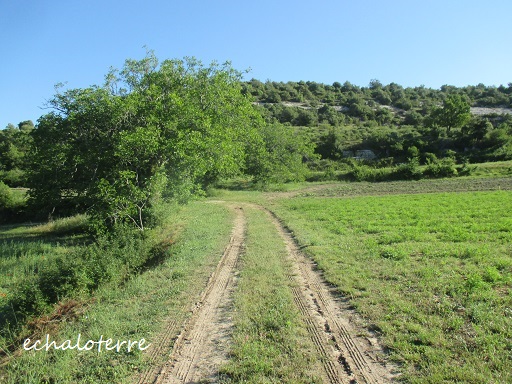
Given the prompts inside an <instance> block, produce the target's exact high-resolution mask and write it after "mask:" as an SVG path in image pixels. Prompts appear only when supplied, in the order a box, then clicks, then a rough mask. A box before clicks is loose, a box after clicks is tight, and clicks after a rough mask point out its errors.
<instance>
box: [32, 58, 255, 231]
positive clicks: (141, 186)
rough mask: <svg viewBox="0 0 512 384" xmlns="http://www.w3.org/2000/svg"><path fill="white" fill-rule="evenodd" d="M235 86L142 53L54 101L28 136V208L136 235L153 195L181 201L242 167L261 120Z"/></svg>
mask: <svg viewBox="0 0 512 384" xmlns="http://www.w3.org/2000/svg"><path fill="white" fill-rule="evenodd" d="M240 80H241V73H240V72H238V71H236V70H234V69H233V68H232V67H231V66H230V64H229V63H226V64H224V65H218V64H216V63H213V64H212V65H210V66H208V67H206V66H203V65H202V64H201V63H200V62H199V61H197V60H195V59H193V58H186V59H184V60H166V61H163V62H162V63H161V64H159V63H158V60H157V59H156V57H155V56H154V55H153V54H152V53H151V52H149V53H148V55H147V56H146V57H145V58H144V59H142V60H127V61H126V63H125V66H124V68H123V69H122V70H121V71H117V70H111V71H110V72H109V73H108V75H107V76H106V82H105V84H104V85H103V86H94V87H89V88H85V89H71V90H67V91H65V92H57V94H56V95H55V96H54V97H53V98H52V99H51V100H50V101H49V106H50V107H51V108H52V109H53V111H51V112H50V113H48V114H46V115H44V116H43V117H41V119H40V120H39V122H38V125H37V128H36V129H35V131H34V134H33V135H34V138H35V140H34V142H35V144H34V150H33V153H34V155H33V157H32V160H33V161H32V163H31V175H30V180H31V183H32V184H31V190H30V196H31V198H32V201H33V202H34V203H36V204H37V205H38V206H40V207H44V208H45V209H46V210H48V211H49V212H50V213H51V212H53V211H54V210H55V209H58V208H62V207H63V206H64V205H71V206H73V207H74V208H75V209H79V210H82V211H88V212H89V213H91V215H92V216H93V217H96V218H98V219H99V220H98V221H101V222H104V221H105V220H106V221H107V222H110V223H115V222H120V221H130V222H132V223H133V224H135V225H136V226H137V227H138V228H140V229H144V228H145V226H146V225H147V220H148V213H149V212H151V206H152V205H153V204H154V202H155V200H156V199H158V198H159V197H161V196H162V194H164V193H167V194H169V195H172V196H174V197H178V198H186V197H187V196H188V195H190V194H192V193H195V192H197V191H200V190H201V189H203V188H204V187H205V186H207V185H208V184H210V183H212V182H214V181H215V180H217V179H218V178H219V177H221V176H225V175H230V174H235V173H237V172H239V171H240V168H241V165H242V164H245V153H246V152H245V148H247V147H248V143H249V142H250V141H251V140H254V139H255V138H256V137H257V135H258V133H257V127H258V125H260V124H261V121H262V120H261V117H260V116H259V115H258V114H257V112H256V111H255V110H254V108H253V106H252V105H251V103H250V100H249V99H248V98H247V97H246V96H244V95H243V94H242V92H241V86H240Z"/></svg>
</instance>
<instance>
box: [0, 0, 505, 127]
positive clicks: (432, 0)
mask: <svg viewBox="0 0 512 384" xmlns="http://www.w3.org/2000/svg"><path fill="white" fill-rule="evenodd" d="M511 15H512V1H510V0H501V1H500V0H487V1H481V0H479V1H472V0H423V1H415V0H408V1H405V0H404V1H394V0H388V1H377V0H357V1H356V0H318V1H316V2H314V1H311V0H308V1H303V0H295V1H288V0H283V1H279V0H273V1H267V0H263V1H262V0H259V1H244V0H238V1H234V0H233V1H231V0H230V1H223V0H203V1H199V0H183V1H172V0H167V1H165V0H145V1H135V0H0V26H1V31H0V55H1V59H0V75H1V77H0V128H4V127H5V126H6V125H7V123H14V124H17V123H19V122H20V121H22V120H28V119H31V120H33V121H34V122H36V120H37V119H38V118H39V117H40V116H41V115H42V114H44V113H46V112H47V111H45V110H42V109H40V108H41V107H43V106H44V103H45V100H47V99H48V98H50V97H51V96H52V95H53V93H54V88H53V87H54V85H55V84H56V83H58V82H67V84H68V87H71V88H80V87H87V86H89V85H93V84H101V83H102V82H103V77H104V75H105V74H106V73H107V71H108V69H109V67H111V66H113V67H117V68H120V67H122V65H123V63H124V60H125V59H127V58H133V59H140V58H142V57H143V56H144V54H145V50H144V48H143V46H144V45H146V46H147V47H148V48H150V49H152V50H154V51H155V53H156V55H157V56H158V58H160V59H170V58H182V57H184V56H195V57H197V58H198V59H200V60H202V61H203V62H204V63H205V64H209V63H210V62H211V61H212V60H217V61H219V62H224V61H226V60H230V61H232V64H233V66H234V67H235V68H236V69H240V70H243V69H247V68H249V67H250V68H251V69H252V71H251V73H250V74H249V76H248V79H249V78H251V77H254V78H256V79H259V80H261V81H266V80H268V79H269V80H272V81H285V82H286V81H299V80H305V81H307V80H310V81H316V82H322V83H327V84H332V83H333V82H334V81H339V82H341V83H343V82H345V81H350V82H351V83H353V84H356V85H359V86H366V85H368V83H369V82H370V80H371V79H378V80H380V81H381V82H382V83H383V84H388V83H391V82H395V83H398V84H401V85H403V86H418V85H422V84H423V85H425V86H427V87H431V88H439V87H440V86H442V85H444V84H450V85H455V86H465V85H476V84H478V83H483V84H485V85H500V84H503V85H506V84H508V83H509V82H512V73H511V70H512V49H511V48H512V28H511V26H510V17H511Z"/></svg>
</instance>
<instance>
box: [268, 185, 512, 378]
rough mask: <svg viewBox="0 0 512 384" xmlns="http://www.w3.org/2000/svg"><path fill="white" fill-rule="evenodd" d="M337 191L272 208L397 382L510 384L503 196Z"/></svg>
mask: <svg viewBox="0 0 512 384" xmlns="http://www.w3.org/2000/svg"><path fill="white" fill-rule="evenodd" d="M386 184H387V183H386ZM408 185H409V188H411V187H412V186H413V185H414V184H413V183H409V184H408ZM336 191H337V190H336V188H334V189H332V190H331V191H329V192H328V194H329V196H331V197H330V198H322V197H316V196H314V197H313V196H312V197H297V198H292V199H282V200H274V201H273V204H272V209H273V210H274V211H275V212H276V213H277V214H278V215H279V216H280V217H281V218H282V219H283V220H284V222H285V223H286V224H287V225H288V226H289V227H290V229H291V230H292V231H293V232H294V234H295V236H296V238H297V240H298V241H299V242H300V244H301V245H302V246H303V247H304V249H305V251H306V252H307V253H308V254H309V255H310V256H311V257H313V258H314V259H315V260H316V261H317V262H318V265H319V267H320V268H321V269H322V270H323V271H324V272H325V277H326V278H327V279H328V280H329V281H330V282H332V283H333V284H335V285H336V286H337V287H338V289H339V290H340V292H342V293H343V294H344V295H346V296H348V297H349V298H350V299H351V303H352V304H353V305H354V306H355V307H356V308H357V310H358V311H359V312H360V313H361V314H362V315H363V316H364V317H365V318H366V320H367V322H368V327H371V328H373V329H375V330H378V331H379V333H380V334H381V335H382V337H383V341H384V343H385V345H386V346H387V347H388V348H389V350H390V351H391V356H392V358H393V359H394V360H395V361H396V362H398V363H399V364H401V365H402V371H403V376H402V378H403V379H404V380H405V381H406V382H411V383H439V382H466V383H491V382H495V383H505V382H511V381H512V373H511V371H510V366H511V364H512V290H511V287H512V213H511V212H512V193H511V192H508V191H494V192H464V193H453V192H452V193H430V194H421V193H417V192H418V191H416V194H412V195H411V194H396V195H385V196H362V197H343V198H333V197H334V196H335V194H336ZM338 191H339V192H341V193H340V195H344V193H343V192H342V191H341V190H338ZM321 193H325V191H323V192H320V194H321ZM313 195H314V194H313Z"/></svg>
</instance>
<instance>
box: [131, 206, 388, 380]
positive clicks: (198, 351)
mask: <svg viewBox="0 0 512 384" xmlns="http://www.w3.org/2000/svg"><path fill="white" fill-rule="evenodd" d="M217 203H221V202H217ZM223 203H224V204H230V203H225V202H223ZM230 207H231V208H234V206H233V205H230ZM241 207H246V208H248V209H259V210H263V211H265V212H266V213H267V215H268V218H269V220H271V221H272V222H273V223H274V225H275V228H276V231H278V233H279V234H280V235H281V238H282V239H283V241H284V243H285V245H286V249H287V251H288V257H289V260H290V263H291V265H292V268H291V270H290V272H289V275H288V278H289V279H290V281H291V286H292V291H293V296H294V302H295V304H296V305H297V307H298V308H299V311H300V312H301V314H302V316H303V319H304V321H305V323H306V326H307V329H308V332H309V335H310V338H311V340H312V341H313V344H314V345H315V348H316V350H317V353H318V355H319V356H320V360H321V361H322V364H323V367H324V371H325V372H324V380H325V382H326V383H332V384H334V383H350V384H352V383H353V384H355V383H368V384H377V383H389V382H391V381H392V380H393V378H394V377H395V375H394V374H393V372H392V367H390V366H386V364H385V363H384V361H382V356H383V351H382V348H381V347H380V346H379V344H378V342H377V340H376V338H374V337H369V336H366V337H364V336H359V335H364V334H367V335H368V331H367V330H364V329H363V328H361V327H360V326H358V325H357V324H361V322H360V320H359V321H358V315H357V313H355V312H354V311H353V310H351V309H350V308H348V305H347V304H345V303H344V302H343V300H341V299H340V298H339V297H338V295H336V293H335V292H334V290H333V289H332V288H331V287H330V286H329V285H328V284H327V283H326V282H325V281H324V279H323V277H322V276H321V274H320V272H318V271H317V270H316V268H315V264H314V263H313V262H312V261H311V260H310V259H309V258H307V257H306V256H304V254H303V253H302V252H301V251H300V250H299V247H298V246H297V244H296V243H295V241H294V239H293V237H292V235H291V234H290V232H289V231H288V230H287V229H286V228H285V227H284V226H283V225H282V224H281V222H280V221H279V220H278V218H277V217H275V216H274V215H273V213H272V212H270V211H269V210H267V209H266V208H263V207H261V206H259V205H255V204H249V203H241V204H237V205H236V208H234V209H235V212H236V217H235V221H234V228H233V232H232V235H231V240H230V243H229V245H228V246H227V248H226V250H225V252H224V254H223V256H222V258H221V260H220V262H219V264H218V266H217V268H216V270H215V272H214V273H213V274H212V276H211V277H210V280H209V282H208V284H207V287H206V289H205V291H204V292H203V294H202V296H201V300H200V302H199V303H197V304H196V307H195V309H194V311H193V315H192V317H191V318H190V319H189V320H188V321H187V322H186V323H185V324H184V325H180V324H177V322H176V321H174V322H170V323H169V324H168V327H167V328H166V330H165V333H164V334H163V335H162V337H161V342H160V343H157V347H156V348H155V351H153V352H152V354H153V355H154V356H156V355H157V354H162V353H165V350H164V347H158V345H161V346H164V345H166V343H167V345H168V343H169V341H170V340H171V338H172V337H173V336H174V335H176V333H177V332H178V331H179V329H180V327H181V329H182V331H181V333H180V334H179V336H178V338H177V339H176V341H175V343H174V346H173V348H172V352H171V354H170V358H169V360H168V361H167V363H166V364H165V365H164V366H163V367H161V368H158V367H155V368H153V369H152V370H151V371H148V372H146V373H145V374H144V375H142V377H141V378H140V380H139V381H138V383H139V384H142V383H199V382H216V381H217V379H218V377H217V372H218V368H219V367H220V366H221V365H222V364H224V363H225V362H227V361H228V352H229V348H230V336H231V331H232V327H233V323H232V320H231V317H230V310H231V307H232V296H233V291H234V289H235V286H236V265H237V261H238V259H239V256H240V253H241V252H242V249H243V246H244V241H245V228H246V218H245V214H244V211H243V209H242V208H241Z"/></svg>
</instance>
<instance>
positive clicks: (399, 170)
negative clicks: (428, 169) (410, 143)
mask: <svg viewBox="0 0 512 384" xmlns="http://www.w3.org/2000/svg"><path fill="white" fill-rule="evenodd" d="M391 177H392V178H394V179H399V180H419V179H421V177H422V172H421V169H420V162H419V160H418V158H417V157H412V158H410V159H409V161H408V162H407V163H404V164H400V165H399V166H398V167H396V168H395V169H394V170H393V172H392V174H391Z"/></svg>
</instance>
